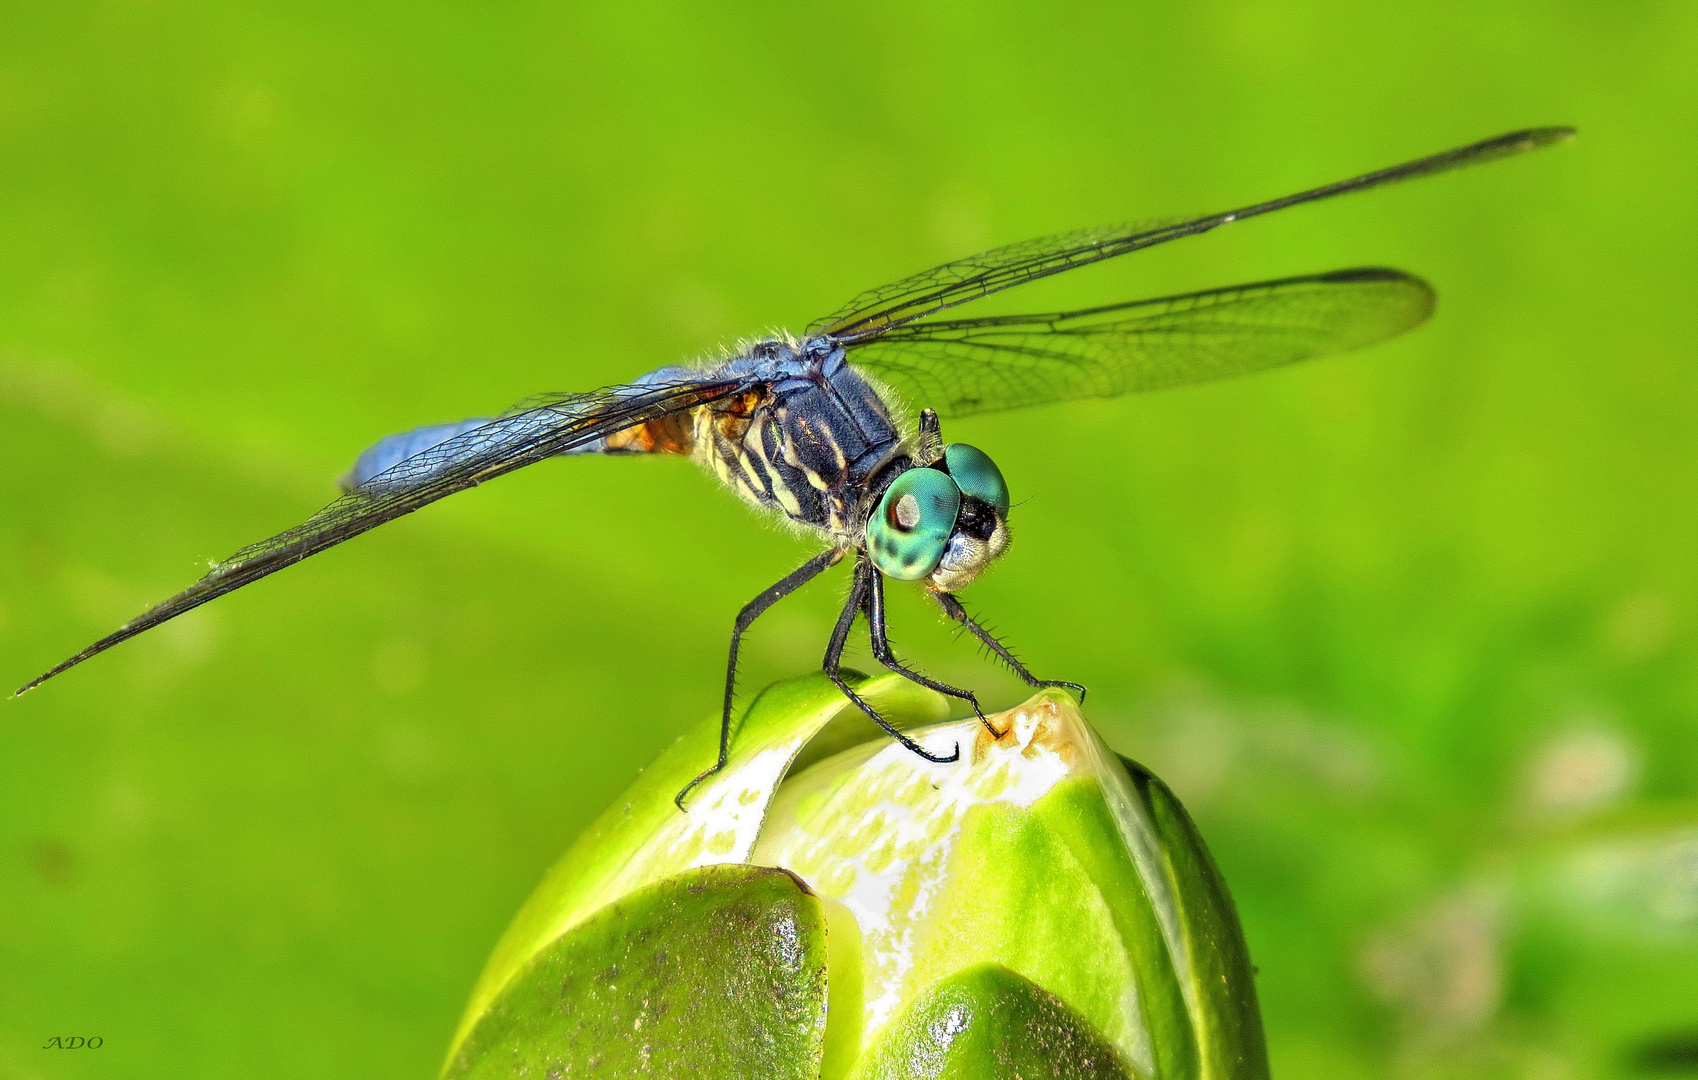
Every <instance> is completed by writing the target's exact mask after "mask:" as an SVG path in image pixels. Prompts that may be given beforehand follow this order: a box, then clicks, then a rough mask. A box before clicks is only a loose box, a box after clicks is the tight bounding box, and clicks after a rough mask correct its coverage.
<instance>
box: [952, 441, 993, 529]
mask: <svg viewBox="0 0 1698 1080" xmlns="http://www.w3.org/2000/svg"><path fill="white" fill-rule="evenodd" d="M943 460H944V462H945V464H947V465H948V466H949V475H950V476H952V477H954V478H955V485H956V486H957V487H959V488H960V489H961V492H962V494H964V495H971V496H973V498H975V499H983V500H984V501H985V502H988V503H990V504H991V505H992V506H994V507H996V512H997V513H998V514H1006V513H1008V483H1007V481H1005V480H1003V478H1002V470H1001V469H999V468H997V467H996V462H994V461H992V460H991V459H990V455H988V454H986V453H985V452H984V451H983V450H980V449H979V448H978V447H976V446H968V445H967V444H966V443H950V444H949V445H948V446H946V447H944V448H943Z"/></svg>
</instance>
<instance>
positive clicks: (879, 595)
mask: <svg viewBox="0 0 1698 1080" xmlns="http://www.w3.org/2000/svg"><path fill="white" fill-rule="evenodd" d="M870 570H871V572H870V574H869V583H868V588H867V599H866V603H865V607H866V612H867V626H868V628H869V629H870V630H871V631H872V638H873V656H875V657H877V658H878V662H879V663H881V664H883V665H884V666H885V667H887V668H889V669H890V670H892V671H894V672H896V673H897V674H898V675H900V676H902V677H903V678H905V679H907V680H909V681H910V682H916V683H919V684H920V685H921V686H924V687H927V688H928V689H931V690H936V691H937V692H938V693H940V694H945V695H948V696H949V697H952V698H959V699H961V700H962V701H965V702H967V703H968V704H969V705H971V706H973V715H974V716H977V717H978V718H979V723H981V724H983V725H985V730H986V731H988V732H990V733H991V735H992V737H994V738H998V739H1000V738H1002V736H1003V734H1004V732H1001V731H998V730H996V728H995V726H993V725H992V724H991V722H990V721H989V720H987V719H985V712H984V710H983V709H981V708H979V699H978V697H977V696H975V695H974V693H973V692H972V691H971V690H961V689H958V688H956V687H953V686H950V685H949V684H948V683H941V682H938V681H937V680H936V679H933V678H930V677H929V676H926V675H922V674H920V673H919V672H918V671H915V670H914V669H912V668H910V667H907V666H905V665H904V664H903V663H902V661H900V660H898V659H896V654H895V652H893V651H892V650H891V648H890V635H889V632H888V631H887V629H886V627H885V617H884V575H883V574H881V573H879V570H878V567H876V566H874V567H871V568H870Z"/></svg>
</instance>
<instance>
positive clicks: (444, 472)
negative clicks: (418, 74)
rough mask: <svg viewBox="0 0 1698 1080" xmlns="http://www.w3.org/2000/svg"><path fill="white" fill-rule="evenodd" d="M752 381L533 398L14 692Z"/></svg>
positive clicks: (350, 493) (381, 474) (224, 565)
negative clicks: (371, 533)
mask: <svg viewBox="0 0 1698 1080" xmlns="http://www.w3.org/2000/svg"><path fill="white" fill-rule="evenodd" d="M747 382H748V380H746V379H731V380H713V379H692V380H679V381H674V382H670V383H667V384H663V385H654V384H647V385H638V386H622V387H609V388H607V389H604V390H598V391H595V392H593V393H588V394H549V395H543V396H540V397H535V398H530V399H528V400H526V401H525V402H524V403H522V404H521V405H520V406H518V407H516V408H514V409H513V410H511V411H509V412H507V413H505V414H503V415H502V416H499V417H496V418H495V419H493V420H488V421H484V422H481V423H477V424H476V425H475V426H472V427H470V428H467V429H464V430H460V431H458V432H457V433H456V434H453V435H451V436H449V437H448V438H445V439H442V440H440V441H436V442H435V443H434V444H432V445H429V446H427V447H426V448H424V449H422V450H420V451H419V452H417V453H415V454H412V455H411V456H409V457H406V458H404V459H402V460H400V461H398V462H395V463H394V464H392V465H390V466H389V467H388V468H385V469H382V470H381V471H378V472H376V473H374V474H370V475H367V476H365V477H364V479H363V481H362V482H358V483H356V484H354V486H352V487H349V488H348V489H347V491H346V494H344V495H343V496H342V497H341V498H339V499H337V500H336V501H335V502H332V503H331V504H330V505H329V506H326V507H325V508H324V509H323V510H320V511H319V512H318V513H316V514H314V515H313V516H312V517H310V518H308V519H307V520H306V521H305V522H303V523H302V524H300V525H297V526H296V527H295V528H293V529H289V530H288V531H286V532H281V533H278V534H277V535H276V536H273V537H271V538H270V539H267V540H261V541H260V542H259V543H257V544H251V545H249V546H248V547H245V548H243V549H242V550H240V551H238V552H236V553H235V554H234V555H232V556H230V557H229V558H228V559H225V560H224V561H223V562H220V563H217V564H215V565H214V566H213V567H212V569H211V570H210V571H208V572H207V574H206V576H205V577H203V578H201V579H200V580H199V581H197V582H195V583H194V584H193V585H191V586H189V587H188V588H187V589H185V590H184V591H182V592H180V593H178V594H177V595H176V596H173V597H171V598H170V599H169V600H166V601H165V602H163V603H161V604H159V605H158V606H156V607H154V608H151V609H150V610H148V611H146V612H144V613H143V614H142V615H141V616H139V617H138V618H136V619H133V620H131V621H130V622H129V623H126V624H125V625H124V626H122V627H120V628H119V629H118V630H116V631H114V632H113V633H111V634H109V635H107V636H106V637H104V638H101V639H100V640H99V641H97V642H95V643H94V644H93V645H90V646H89V647H88V648H86V649H84V650H83V651H82V652H80V653H78V654H77V655H75V656H73V657H71V658H70V659H69V660H66V661H65V662H64V663H62V664H60V665H58V666H57V667H55V668H53V669H52V670H51V671H48V672H46V673H45V674H43V675H42V676H40V677H39V678H37V679H35V680H34V681H32V682H30V683H29V684H28V685H26V686H24V687H23V688H21V689H20V690H19V691H18V693H20V694H21V693H23V692H25V691H27V690H30V689H33V688H34V687H36V686H39V685H40V684H41V683H43V682H45V681H47V680H48V679H50V678H52V677H53V676H55V675H57V674H59V673H60V672H62V671H65V670H66V669H68V668H71V667H75V666H76V665H77V664H80V663H82V662H83V661H84V660H87V659H88V658H89V657H91V656H95V655H97V654H99V653H102V652H104V651H106V650H107V649H109V648H111V647H112V646H114V645H117V644H118V643H120V642H122V641H126V640H128V639H130V638H132V637H135V636H136V635H137V634H140V633H142V632H143V631H145V630H149V629H152V628H153V627H155V626H158V625H159V624H160V623H163V622H166V621H167V620H169V619H173V618H176V617H177V616H178V615H181V614H183V613H184V612H186V611H190V610H192V609H194V608H197V607H199V606H200V605H202V604H204V603H206V602H207V601H209V600H213V599H216V598H217V597H220V596H223V595H224V594H225V593H228V592H231V591H233V590H235V589H239V588H241V587H242V586H244V585H248V584H251V583H252V582H255V581H258V580H259V579H260V578H262V577H265V576H266V575H268V574H272V573H275V572H276V571H278V570H281V569H283V568H284V567H286V566H292V565H293V564H295V563H298V562H300V561H301V560H302V559H305V558H308V557H309V556H312V555H316V554H318V553H319V552H321V551H323V550H325V549H326V548H330V547H334V546H335V545H337V544H340V543H342V541H344V540H349V539H352V538H353V537H355V536H358V535H359V534H360V533H363V532H365V531H366V530H368V529H372V528H376V527H377V526H379V525H382V524H383V523H384V522H386V521H393V520H395V519H396V518H398V517H401V516H402V515H404V514H410V513H412V512H413V511H414V510H417V509H419V508H420V507H423V506H425V505H427V504H429V503H433V502H435V501H436V500H438V499H440V498H443V497H444V496H447V495H452V494H454V493H455V492H457V491H464V490H466V489H467V488H470V487H475V486H477V485H478V484H481V483H483V482H484V481H485V480H490V479H493V478H495V477H497V476H501V475H503V474H505V473H510V472H512V471H513V470H515V469H521V468H524V467H525V466H526V465H532V464H535V463H536V462H539V461H542V460H543V459H544V458H548V457H552V456H554V455H556V454H561V453H566V452H569V451H571V450H574V449H576V448H578V447H581V446H583V445H585V444H587V443H591V442H594V441H595V440H597V439H600V438H603V437H604V436H607V435H611V434H613V433H615V432H618V431H623V430H626V429H627V428H631V427H635V426H637V425H639V424H643V423H646V422H648V421H651V420H658V419H660V418H661V417H665V416H670V415H672V414H674V413H678V412H682V411H685V410H688V409H692V408H695V407H696V406H698V405H702V404H706V403H708V402H711V401H717V400H719V399H720V398H724V397H727V396H730V395H732V394H735V393H738V392H740V391H741V390H743V389H745V388H746V383H747ZM455 426H456V427H462V428H463V427H464V425H455ZM385 442H386V443H387V442H389V440H385ZM382 445H384V444H382V443H380V444H379V446H382ZM374 449H376V448H374ZM363 460H365V459H364V458H363V457H362V461H363ZM356 469H358V466H356Z"/></svg>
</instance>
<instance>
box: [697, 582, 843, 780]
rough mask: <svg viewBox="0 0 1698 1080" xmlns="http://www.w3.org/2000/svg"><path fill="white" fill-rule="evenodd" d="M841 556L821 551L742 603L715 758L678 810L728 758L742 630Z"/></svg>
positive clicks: (727, 668)
mask: <svg viewBox="0 0 1698 1080" xmlns="http://www.w3.org/2000/svg"><path fill="white" fill-rule="evenodd" d="M842 558H843V549H842V548H837V549H834V550H832V551H822V552H820V553H819V554H818V555H815V556H814V557H813V558H811V559H809V560H808V561H807V562H805V563H803V564H802V565H801V566H799V567H797V568H796V569H795V570H792V571H791V572H790V573H789V574H787V575H785V577H784V578H783V579H782V580H780V581H778V582H777V583H775V584H774V585H772V586H771V587H770V588H768V589H767V590H766V591H765V592H763V593H761V594H760V595H759V596H757V597H755V598H754V599H753V600H750V601H749V602H748V603H747V604H744V605H743V610H742V611H739V612H738V613H737V622H736V624H735V625H733V626H732V628H731V659H730V661H729V662H728V663H727V664H726V666H725V708H724V711H723V712H722V713H721V714H720V721H719V758H718V760H717V761H715V762H714V763H713V767H712V768H711V769H708V770H707V771H705V772H703V773H702V774H701V775H700V776H698V777H696V778H695V779H694V780H692V781H690V782H689V783H688V784H685V785H684V790H683V791H680V792H679V793H678V794H677V796H676V797H674V798H673V800H672V801H673V802H675V803H677V804H678V809H680V810H682V809H684V799H685V797H686V796H688V795H689V794H690V792H692V791H694V790H695V788H696V785H697V784H700V783H701V782H702V781H703V780H706V779H707V778H708V777H710V776H712V775H713V774H714V773H716V772H718V771H719V770H721V769H723V768H725V763H726V762H727V761H729V760H730V759H731V704H732V699H733V698H735V697H736V694H737V649H738V646H740V645H741V644H742V642H743V631H745V630H747V629H748V628H749V627H750V626H751V625H752V624H753V623H754V621H755V620H756V619H758V618H760V617H761V615H762V613H764V612H765V611H766V609H767V608H769V607H771V606H772V605H773V604H776V603H777V602H778V601H780V600H782V599H784V598H785V597H786V596H789V595H790V594H791V593H793V592H795V591H796V590H797V589H799V588H801V587H802V586H803V585H806V584H807V583H808V582H809V581H811V580H813V579H814V578H815V577H818V576H819V574H820V573H821V572H823V571H825V570H827V569H829V568H831V567H833V566H835V565H837V562H838V560H840V559H842Z"/></svg>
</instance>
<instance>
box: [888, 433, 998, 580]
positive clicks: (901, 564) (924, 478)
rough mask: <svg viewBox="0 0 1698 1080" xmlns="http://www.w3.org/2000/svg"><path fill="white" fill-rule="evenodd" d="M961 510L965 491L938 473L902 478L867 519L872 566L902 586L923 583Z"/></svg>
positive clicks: (916, 471)
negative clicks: (921, 579) (920, 580)
mask: <svg viewBox="0 0 1698 1080" xmlns="http://www.w3.org/2000/svg"><path fill="white" fill-rule="evenodd" d="M980 456H981V457H982V456H983V455H980ZM992 468H993V469H994V468H995V466H992ZM960 509H961V489H960V488H958V487H956V486H955V481H953V480H951V479H950V478H949V477H948V476H945V475H944V474H943V473H941V472H938V471H937V470H936V469H909V470H908V471H907V472H905V473H903V474H902V475H901V476H898V477H897V478H896V482H895V483H894V484H891V485H890V487H888V488H887V489H885V493H884V498H883V499H881V500H879V504H878V509H877V510H874V511H873V515H872V517H870V518H868V519H867V552H868V554H870V555H871V556H872V560H873V565H874V566H876V567H878V568H879V569H880V570H882V571H884V573H885V574H887V575H889V576H890V577H893V578H896V579H897V580H898V581H918V580H919V579H920V578H923V577H925V576H926V575H927V574H929V573H931V572H932V571H933V570H936V569H937V564H938V560H940V559H942V558H943V549H944V546H945V545H946V544H948V543H949V534H950V533H951V532H952V531H954V529H955V515H956V513H957V512H959V511H960Z"/></svg>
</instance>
